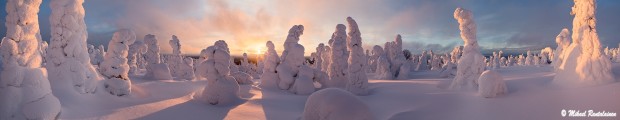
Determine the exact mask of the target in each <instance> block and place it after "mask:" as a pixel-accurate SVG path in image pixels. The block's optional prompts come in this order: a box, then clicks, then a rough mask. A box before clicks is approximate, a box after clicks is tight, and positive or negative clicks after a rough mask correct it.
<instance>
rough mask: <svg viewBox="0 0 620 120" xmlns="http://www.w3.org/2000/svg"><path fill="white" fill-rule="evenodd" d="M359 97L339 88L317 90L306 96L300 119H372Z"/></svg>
mask: <svg viewBox="0 0 620 120" xmlns="http://www.w3.org/2000/svg"><path fill="white" fill-rule="evenodd" d="M374 119H375V117H374V116H373V114H372V113H371V112H370V109H369V108H368V106H367V105H366V103H364V102H363V101H362V100H361V99H359V98H357V96H355V95H353V94H351V93H350V92H347V91H344V90H342V89H339V88H326V89H323V90H319V91H317V92H315V93H313V94H312V95H310V96H309V97H308V100H307V101H306V105H305V107H304V112H303V115H302V117H301V120H374Z"/></svg>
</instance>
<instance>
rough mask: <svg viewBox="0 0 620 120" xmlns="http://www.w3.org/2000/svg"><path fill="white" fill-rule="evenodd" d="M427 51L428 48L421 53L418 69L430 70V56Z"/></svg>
mask: <svg viewBox="0 0 620 120" xmlns="http://www.w3.org/2000/svg"><path fill="white" fill-rule="evenodd" d="M427 55H428V54H427V53H426V50H425V51H422V54H420V57H419V58H418V61H420V62H418V65H417V67H416V71H420V70H429V69H430V67H429V65H428V57H427Z"/></svg>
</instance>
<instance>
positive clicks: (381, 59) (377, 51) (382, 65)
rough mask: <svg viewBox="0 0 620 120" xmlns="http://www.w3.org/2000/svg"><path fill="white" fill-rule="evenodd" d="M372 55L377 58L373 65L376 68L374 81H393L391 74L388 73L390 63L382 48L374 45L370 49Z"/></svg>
mask: <svg viewBox="0 0 620 120" xmlns="http://www.w3.org/2000/svg"><path fill="white" fill-rule="evenodd" d="M372 50H373V51H372V52H373V55H375V56H376V57H377V59H376V60H375V63H374V64H376V65H377V68H376V70H375V76H376V79H383V80H390V79H394V76H392V72H390V62H389V61H388V58H387V55H386V53H385V51H383V48H381V46H379V45H375V46H374V47H373V49H372Z"/></svg>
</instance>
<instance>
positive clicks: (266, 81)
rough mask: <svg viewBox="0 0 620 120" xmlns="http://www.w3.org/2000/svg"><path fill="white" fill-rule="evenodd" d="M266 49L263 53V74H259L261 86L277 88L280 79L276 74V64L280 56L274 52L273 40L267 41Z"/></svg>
mask: <svg viewBox="0 0 620 120" xmlns="http://www.w3.org/2000/svg"><path fill="white" fill-rule="evenodd" d="M266 46H267V51H265V54H263V55H264V56H265V57H264V58H265V60H264V61H265V66H264V67H263V74H262V75H261V76H260V81H261V84H260V86H261V88H263V89H265V88H270V89H273V88H277V86H278V85H277V84H278V82H279V81H280V78H279V77H278V74H277V73H276V66H277V65H278V63H280V57H278V53H277V52H276V49H275V45H273V42H271V41H267V43H266Z"/></svg>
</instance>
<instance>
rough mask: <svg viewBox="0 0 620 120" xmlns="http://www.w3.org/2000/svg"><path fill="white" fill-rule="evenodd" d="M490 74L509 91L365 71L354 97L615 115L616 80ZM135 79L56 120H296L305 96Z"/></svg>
mask: <svg viewBox="0 0 620 120" xmlns="http://www.w3.org/2000/svg"><path fill="white" fill-rule="evenodd" d="M496 71H497V72H499V73H500V74H501V75H502V76H503V78H504V80H506V85H507V87H508V93H507V94H506V95H502V96H498V97H496V98H483V97H480V96H477V94H476V92H472V91H470V92H460V91H450V90H446V89H445V88H446V87H447V86H448V85H449V83H450V80H452V78H440V77H438V76H439V73H438V72H437V71H423V72H412V73H410V74H411V77H412V78H413V79H409V80H375V77H374V75H373V73H370V74H368V77H369V79H371V80H370V81H369V82H370V85H369V88H368V90H369V95H367V96H358V97H359V98H360V99H361V100H362V101H363V102H364V103H366V104H367V105H368V107H369V108H370V111H371V112H372V114H373V115H374V116H375V117H377V118H376V119H379V120H385V119H394V120H403V119H406V120H407V119H442V120H443V119H459V120H463V119H472V120H478V119H502V120H507V119H514V120H523V119H562V116H561V114H560V112H561V110H562V109H567V110H568V109H574V110H582V111H583V110H590V109H592V110H595V111H603V110H605V111H611V112H620V103H619V102H618V101H620V97H618V96H620V92H617V91H620V83H618V82H616V83H612V84H608V85H602V86H594V87H585V88H558V87H553V86H551V84H550V82H551V80H552V79H553V77H554V73H553V72H552V71H553V67H551V66H543V67H534V66H528V67H522V66H515V67H503V68H500V69H496ZM613 71H614V74H615V75H616V76H618V75H620V63H614V64H613ZM141 74H144V71H141ZM141 74H138V75H137V76H130V77H131V80H132V81H133V86H132V89H133V90H132V93H131V95H129V96H126V97H116V96H112V95H108V94H107V93H105V92H97V94H95V95H84V96H80V97H83V98H82V99H83V100H80V101H75V103H74V104H70V105H63V107H62V108H63V109H62V111H63V112H62V114H61V115H60V119H162V120H170V119H200V120H205V119H206V120H211V119H212V120H219V119H235V120H249V119H251V120H254V119H270V120H295V119H298V118H300V117H301V115H302V112H303V109H304V105H305V102H306V99H307V97H308V96H305V95H295V94H292V93H289V92H288V91H285V90H265V91H261V89H260V88H258V87H255V86H257V85H241V90H240V91H241V92H240V94H239V95H241V97H242V98H244V100H242V101H238V103H237V104H234V105H230V106H212V105H208V104H206V103H204V102H201V101H196V100H192V96H193V95H194V94H200V93H198V92H201V91H202V89H203V88H204V86H206V85H205V84H206V83H207V82H206V81H205V80H197V81H179V80H160V81H154V80H144V79H142V77H141ZM256 83H258V81H257V82H256ZM57 97H58V98H59V99H61V101H62V100H63V99H64V98H63V96H57Z"/></svg>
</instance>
